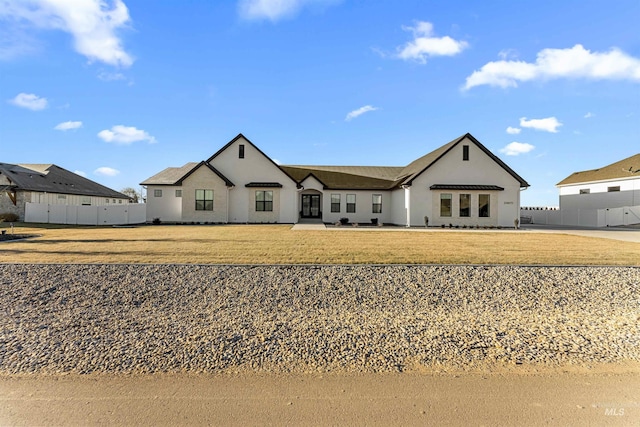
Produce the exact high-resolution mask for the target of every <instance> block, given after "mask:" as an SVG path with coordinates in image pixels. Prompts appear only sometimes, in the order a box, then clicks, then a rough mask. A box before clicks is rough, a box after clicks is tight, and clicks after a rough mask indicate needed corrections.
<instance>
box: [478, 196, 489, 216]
mask: <svg viewBox="0 0 640 427" xmlns="http://www.w3.org/2000/svg"><path fill="white" fill-rule="evenodd" d="M490 203H491V195H489V194H478V216H479V217H480V218H489V216H490V215H491V212H490V210H489V206H490Z"/></svg>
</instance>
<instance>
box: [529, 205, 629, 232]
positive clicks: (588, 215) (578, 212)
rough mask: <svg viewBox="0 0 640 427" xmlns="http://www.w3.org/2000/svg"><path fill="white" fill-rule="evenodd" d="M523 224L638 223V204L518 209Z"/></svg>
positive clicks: (594, 224) (595, 225)
mask: <svg viewBox="0 0 640 427" xmlns="http://www.w3.org/2000/svg"><path fill="white" fill-rule="evenodd" d="M520 220H521V222H522V223H523V224H543V225H577V226H581V227H616V226H620V225H631V224H640V206H624V207H621V208H609V209H561V210H545V209H531V210H527V209H520Z"/></svg>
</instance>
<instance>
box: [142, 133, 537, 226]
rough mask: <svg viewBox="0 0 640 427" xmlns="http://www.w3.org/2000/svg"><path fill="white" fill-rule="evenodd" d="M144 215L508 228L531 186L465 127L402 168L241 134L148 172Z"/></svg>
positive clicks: (201, 219)
mask: <svg viewBox="0 0 640 427" xmlns="http://www.w3.org/2000/svg"><path fill="white" fill-rule="evenodd" d="M141 185H144V186H146V188H147V220H148V221H152V220H153V219H156V218H157V219H159V220H160V221H163V222H212V223H297V222H298V221H299V220H300V219H306V218H310V219H316V220H318V221H323V222H325V223H335V222H337V221H339V220H340V219H341V218H348V220H349V222H352V223H353V222H358V223H371V222H373V220H375V221H378V222H379V223H385V224H396V225H406V226H424V224H425V216H428V217H429V225H433V226H439V225H442V224H445V225H448V224H453V225H459V226H462V225H468V226H471V225H480V226H506V227H512V226H513V225H514V220H515V219H516V218H518V217H519V210H520V190H521V189H523V188H526V187H528V186H529V184H527V182H526V181H525V180H524V179H522V178H521V177H520V176H519V175H518V174H516V173H515V172H514V171H513V170H512V169H511V168H509V166H507V165H506V164H505V163H503V162H502V161H501V160H500V159H498V158H497V157H496V156H495V155H494V154H493V153H491V152H490V151H489V150H488V149H487V148H486V147H484V146H483V145H482V144H481V143H480V142H478V140H476V139H475V138H474V137H473V136H471V135H470V134H465V135H463V136H461V137H459V138H456V139H455V140H453V141H451V142H449V143H448V144H445V145H443V146H442V147H440V148H438V149H436V150H435V151H432V152H431V153H429V154H427V155H425V156H423V157H421V158H419V159H417V160H415V161H414V162H412V163H410V164H409V165H408V166H405V167H390V166H281V165H278V164H276V163H275V162H274V161H273V160H271V159H270V158H269V157H268V156H267V155H266V154H264V153H263V152H262V151H261V150H260V149H259V148H258V147H256V146H255V145H254V144H253V143H252V142H251V141H249V140H248V139H247V138H245V137H244V136H243V135H242V134H239V135H238V136H236V137H235V138H234V139H232V140H231V141H230V142H229V143H228V144H226V145H225V146H224V147H222V148H221V149H220V150H219V151H218V152H217V153H215V154H214V155H213V156H211V157H210V158H209V159H207V160H206V161H201V162H199V163H187V164H186V165H184V166H182V167H178V168H175V167H170V168H167V169H165V170H163V171H162V172H160V173H158V174H156V175H154V176H152V177H151V178H148V179H147V180H145V181H144V182H142V183H141Z"/></svg>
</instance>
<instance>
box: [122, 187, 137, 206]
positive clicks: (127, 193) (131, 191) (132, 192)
mask: <svg viewBox="0 0 640 427" xmlns="http://www.w3.org/2000/svg"><path fill="white" fill-rule="evenodd" d="M120 192H121V193H122V194H124V195H125V196H129V197H131V201H132V202H133V203H139V202H140V199H141V197H140V193H138V192H137V191H136V190H135V189H134V188H132V187H127V188H123V189H122V190H120Z"/></svg>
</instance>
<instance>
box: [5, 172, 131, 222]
mask: <svg viewBox="0 0 640 427" xmlns="http://www.w3.org/2000/svg"><path fill="white" fill-rule="evenodd" d="M129 203H130V197H129V196H126V195H124V194H122V193H119V192H117V191H115V190H112V189H110V188H108V187H105V186H104V185H101V184H98V183H97V182H95V181H92V180H90V179H87V178H84V177H82V176H80V175H78V174H75V173H73V172H70V171H68V170H66V169H64V168H61V167H60V166H56V165H54V164H19V165H15V164H10V163H0V214H2V213H9V214H15V215H17V216H18V218H19V219H20V220H22V221H31V222H56V221H49V215H48V214H49V213H52V214H53V213H54V212H53V211H56V212H55V213H57V212H58V211H60V212H64V217H65V222H63V223H68V224H76V223H78V222H77V217H78V214H77V211H78V209H76V208H79V209H80V211H82V210H88V207H91V206H93V207H94V209H93V210H94V211H96V212H97V210H96V209H95V207H96V206H120V207H122V206H123V205H128V204H129ZM36 206H40V207H42V209H40V210H39V213H38V214H37V217H38V218H37V220H34V219H33V218H29V215H28V212H29V209H30V208H33V209H36ZM71 207H73V208H74V209H70V208H71ZM120 210H122V209H120ZM40 211H41V212H40ZM34 212H35V211H34ZM67 213H69V215H72V213H73V219H72V218H69V221H67V220H66V217H67ZM80 215H82V214H80ZM80 223H84V222H80Z"/></svg>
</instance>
